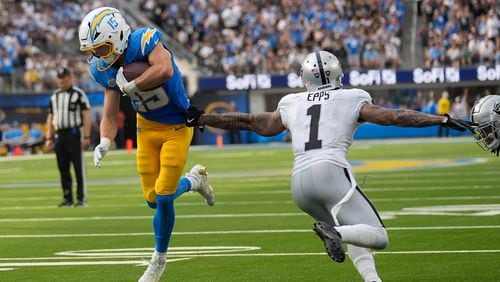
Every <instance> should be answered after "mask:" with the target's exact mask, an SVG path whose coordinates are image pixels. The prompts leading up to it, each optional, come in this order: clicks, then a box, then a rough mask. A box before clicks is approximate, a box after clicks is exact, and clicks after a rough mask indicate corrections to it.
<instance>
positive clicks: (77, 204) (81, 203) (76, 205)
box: [75, 201, 87, 208]
mask: <svg viewBox="0 0 500 282" xmlns="http://www.w3.org/2000/svg"><path fill="white" fill-rule="evenodd" d="M86 207H87V202H85V201H78V202H77V203H76V204H75V208H86Z"/></svg>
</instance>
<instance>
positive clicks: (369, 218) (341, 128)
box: [186, 51, 472, 281]
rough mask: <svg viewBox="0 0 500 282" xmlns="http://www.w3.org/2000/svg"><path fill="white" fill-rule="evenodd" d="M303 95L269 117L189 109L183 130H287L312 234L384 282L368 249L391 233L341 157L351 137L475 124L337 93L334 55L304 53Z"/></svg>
mask: <svg viewBox="0 0 500 282" xmlns="http://www.w3.org/2000/svg"><path fill="white" fill-rule="evenodd" d="M301 72H302V81H303V83H304V85H305V87H306V88H307V91H306V92H300V93H295V94H289V95H286V96H285V97H283V98H282V99H281V100H280V102H279V104H278V108H277V109H276V111H274V112H266V113H255V114H246V113H224V114H204V113H203V112H202V111H200V110H198V109H195V108H191V109H190V110H189V111H187V112H186V119H187V120H189V121H191V120H192V122H189V123H187V125H188V126H203V125H209V126H213V127H218V128H223V129H230V130H253V131H255V132H257V133H258V134H260V135H264V136H272V135H276V134H279V133H280V132H282V131H284V130H286V129H288V130H289V131H290V133H291V137H292V147H293V152H294V155H295V161H294V167H293V172H292V182H291V185H292V187H291V189H292V194H293V199H294V201H295V203H296V204H297V206H298V207H299V208H300V209H302V210H303V211H305V212H306V213H308V214H309V215H311V216H312V217H313V218H314V219H316V220H317V221H318V222H316V223H315V224H314V230H315V231H316V233H317V234H318V236H319V237H320V238H321V240H323V242H324V245H325V248H326V252H327V253H328V255H329V256H330V257H331V258H332V259H333V260H335V261H336V262H342V261H344V259H345V252H344V250H343V248H342V243H346V244H347V246H348V255H349V257H350V258H351V260H352V261H353V263H354V265H355V267H356V269H357V270H358V272H359V273H360V275H361V276H362V277H363V279H364V280H365V281H381V280H380V277H379V276H378V273H377V271H376V269H375V261H374V258H373V255H372V251H371V250H372V249H377V250H379V249H384V248H385V247H386V246H387V244H388V236H387V232H386V230H385V227H384V224H383V223H382V220H381V219H380V217H379V216H378V214H377V211H376V210H375V208H374V206H373V204H372V203H371V202H370V201H369V200H368V198H367V197H366V196H365V195H364V194H363V193H362V191H361V189H360V188H359V186H358V185H357V183H356V180H355V178H354V173H353V170H352V167H351V165H350V164H349V162H348V161H347V159H346V154H347V150H348V149H349V147H350V146H351V144H352V142H353V135H354V132H355V131H356V129H357V128H358V126H359V125H360V124H361V123H363V122H372V123H376V124H380V125H396V126H405V127H425V126H432V125H443V126H446V127H449V128H452V129H456V130H460V131H465V130H467V129H469V130H472V124H471V123H469V122H466V121H461V120H456V119H453V118H451V117H449V116H435V115H428V114H424V113H421V112H417V111H412V110H403V109H401V110H391V109H385V108H382V107H379V106H375V105H373V104H372V99H371V97H370V94H368V93H367V92H366V91H364V90H361V89H343V88H342V82H341V81H342V77H343V73H342V69H341V66H340V63H339V60H338V59H337V58H336V57H335V56H334V55H333V54H331V53H329V52H326V51H318V52H313V53H311V54H309V55H308V56H307V57H306V59H305V60H304V62H303V63H302V71H301Z"/></svg>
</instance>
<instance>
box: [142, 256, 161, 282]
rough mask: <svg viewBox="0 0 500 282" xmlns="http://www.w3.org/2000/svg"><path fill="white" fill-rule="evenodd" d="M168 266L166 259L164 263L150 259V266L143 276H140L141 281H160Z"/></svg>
mask: <svg viewBox="0 0 500 282" xmlns="http://www.w3.org/2000/svg"><path fill="white" fill-rule="evenodd" d="M166 266H167V262H166V261H164V262H163V263H160V262H159V261H150V262H149V266H148V268H147V269H146V271H145V272H144V274H143V275H142V276H141V278H139V282H158V281H160V278H161V275H162V274H163V271H165V267H166Z"/></svg>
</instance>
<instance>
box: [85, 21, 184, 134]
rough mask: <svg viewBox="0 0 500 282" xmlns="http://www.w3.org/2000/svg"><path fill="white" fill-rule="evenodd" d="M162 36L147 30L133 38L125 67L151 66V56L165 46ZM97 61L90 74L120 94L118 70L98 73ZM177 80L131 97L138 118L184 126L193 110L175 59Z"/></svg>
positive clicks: (173, 63)
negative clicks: (158, 46) (116, 78)
mask: <svg viewBox="0 0 500 282" xmlns="http://www.w3.org/2000/svg"><path fill="white" fill-rule="evenodd" d="M161 37H162V35H161V33H160V32H159V31H158V30H156V29H155V28H153V27H144V28H141V29H138V30H136V31H134V32H132V33H131V34H130V37H129V43H128V47H127V49H126V50H125V52H124V54H123V56H125V65H128V64H131V63H134V62H139V61H142V62H147V61H148V55H149V54H150V53H151V52H152V51H153V49H154V48H155V47H156V44H161V42H160V40H161ZM96 61H97V58H93V60H92V62H91V64H90V73H91V74H92V76H93V77H94V79H95V80H96V81H97V82H98V83H99V84H100V85H102V86H103V87H105V88H108V89H114V90H118V91H120V89H119V88H118V86H117V85H116V82H115V77H116V73H117V71H118V70H117V69H116V68H114V67H111V68H108V69H106V70H104V71H99V70H98V69H97V63H96ZM172 66H173V69H174V74H173V76H172V77H171V78H170V79H169V80H167V81H166V82H165V83H164V84H163V85H162V87H159V88H156V89H153V90H149V91H140V92H138V93H134V94H132V95H130V98H131V100H132V106H133V107H134V109H135V110H136V111H137V113H138V114H140V115H141V116H143V117H144V118H145V119H147V120H152V121H155V122H159V123H163V124H176V123H184V112H185V111H186V110H187V108H188V107H189V101H188V99H187V95H186V90H185V89H184V84H183V81H182V75H181V73H180V71H179V68H178V67H177V65H176V64H175V62H174V57H173V56H172Z"/></svg>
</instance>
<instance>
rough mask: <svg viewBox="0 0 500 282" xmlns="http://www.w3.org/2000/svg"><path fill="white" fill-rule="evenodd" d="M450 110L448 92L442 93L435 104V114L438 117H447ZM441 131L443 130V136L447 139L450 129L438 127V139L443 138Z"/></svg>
mask: <svg viewBox="0 0 500 282" xmlns="http://www.w3.org/2000/svg"><path fill="white" fill-rule="evenodd" d="M450 108H451V103H450V99H449V94H448V91H443V93H441V98H440V99H439V100H438V103H437V113H438V115H440V116H445V115H448V114H449V112H450ZM443 130H444V136H445V137H449V136H450V129H449V128H447V127H445V126H442V125H439V129H438V137H443Z"/></svg>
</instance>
